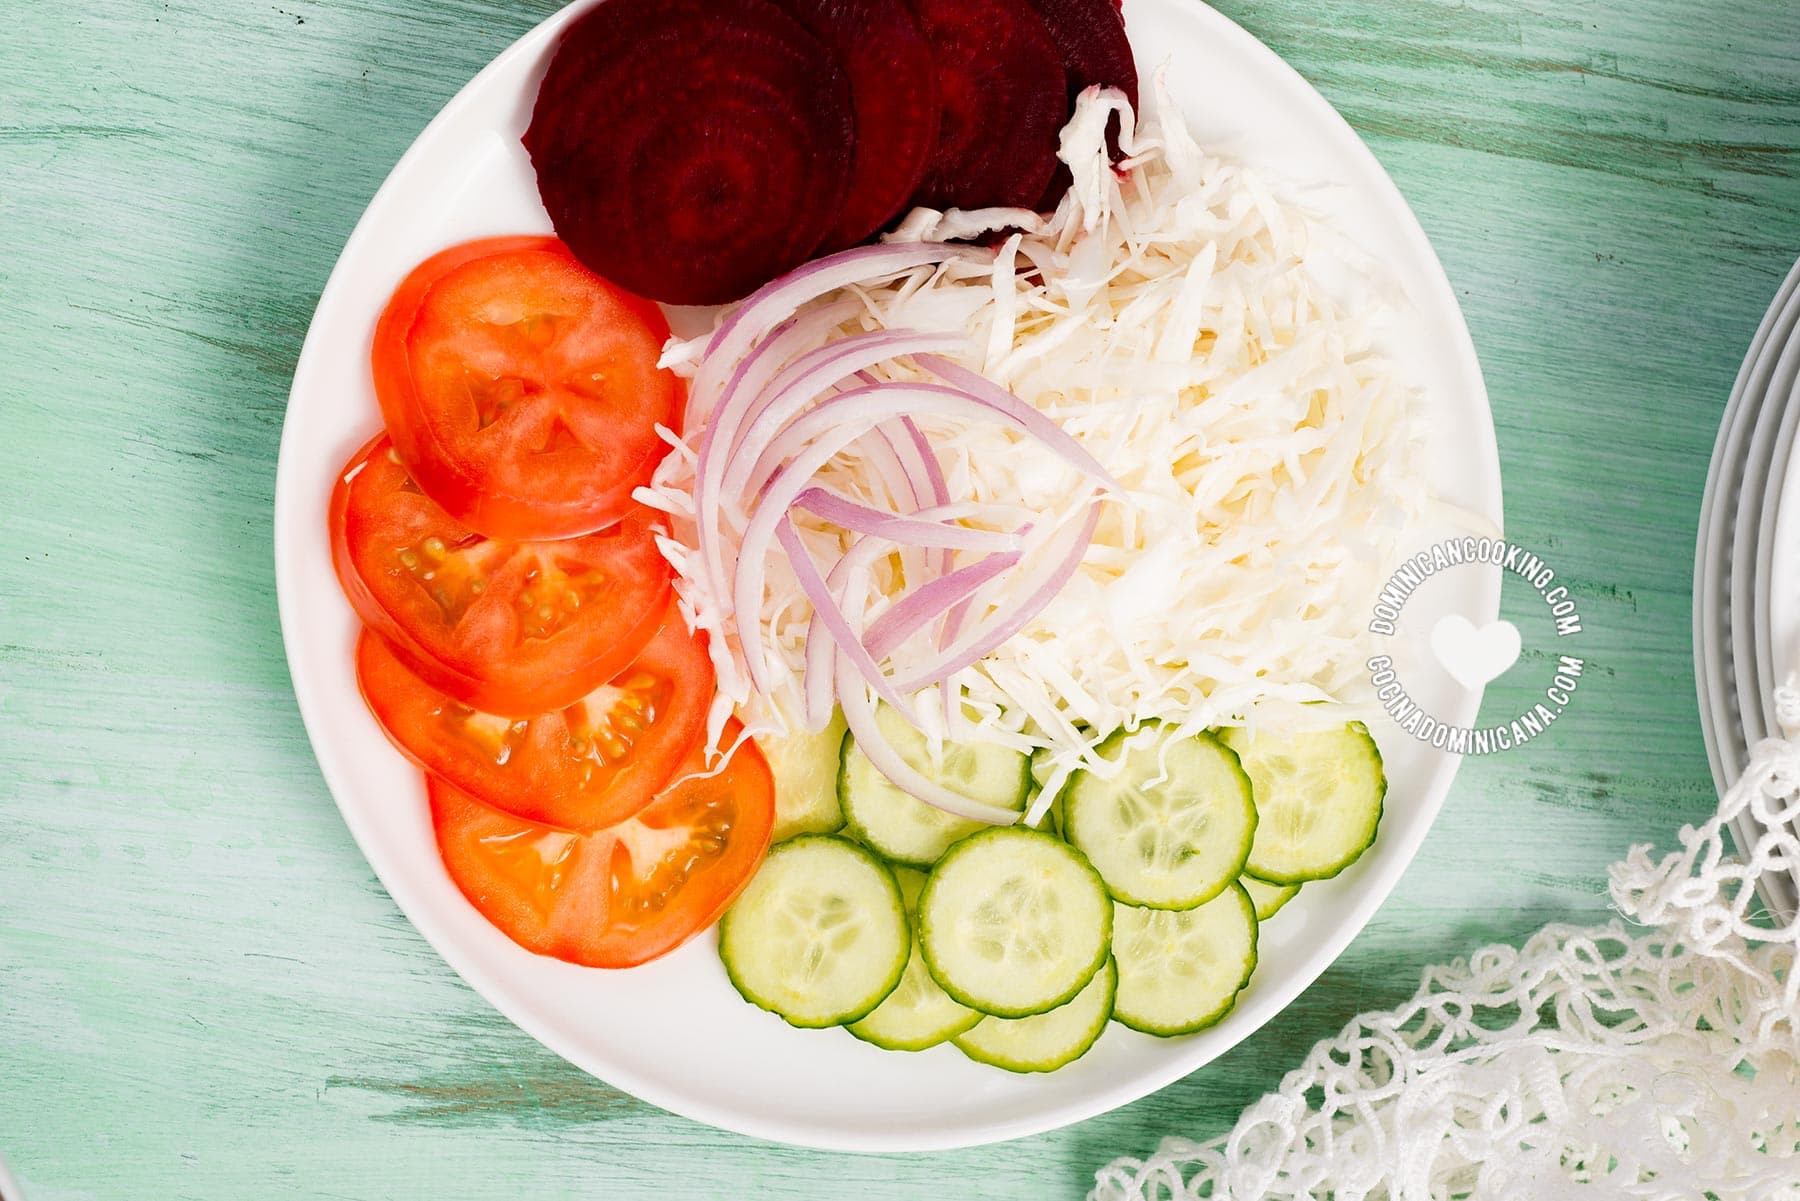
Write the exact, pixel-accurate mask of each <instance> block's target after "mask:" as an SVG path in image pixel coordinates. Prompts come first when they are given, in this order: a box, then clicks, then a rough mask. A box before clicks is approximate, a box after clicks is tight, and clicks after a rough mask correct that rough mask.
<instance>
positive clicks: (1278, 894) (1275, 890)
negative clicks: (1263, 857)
mask: <svg viewBox="0 0 1800 1201" xmlns="http://www.w3.org/2000/svg"><path fill="white" fill-rule="evenodd" d="M1238 883H1239V884H1242V885H1243V886H1244V891H1245V892H1247V893H1249V894H1250V904H1251V905H1252V906H1254V907H1255V909H1256V920H1257V921H1259V922H1266V921H1268V920H1269V919H1270V918H1272V917H1274V916H1275V915H1276V914H1277V913H1279V912H1281V907H1282V906H1283V905H1286V904H1287V903H1288V902H1289V901H1291V900H1293V899H1294V894H1296V893H1298V892H1299V891H1300V886H1299V885H1298V884H1265V883H1264V882H1263V881H1261V880H1258V879H1257V878H1256V877H1255V876H1239V877H1238Z"/></svg>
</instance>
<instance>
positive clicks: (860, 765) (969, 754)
mask: <svg viewBox="0 0 1800 1201" xmlns="http://www.w3.org/2000/svg"><path fill="white" fill-rule="evenodd" d="M875 721H876V724H877V725H878V726H880V728H881V733H882V735H883V736H884V737H886V738H887V740H888V743H889V745H891V746H892V747H893V748H894V750H895V751H897V752H898V753H899V754H900V756H901V758H903V759H905V760H906V763H907V765H908V766H909V767H911V768H913V769H914V770H915V771H917V772H918V773H919V774H920V775H923V776H927V777H931V778H934V779H936V780H937V781H938V782H939V783H941V784H943V785H945V786H946V787H948V788H950V789H952V790H954V791H956V792H960V793H961V794H963V795H964V796H966V797H968V798H969V799H970V800H975V801H982V802H985V803H987V804H989V805H995V806H998V807H1000V808H1003V809H1023V808H1025V799H1026V797H1027V796H1028V795H1029V794H1030V791H1031V758H1030V756H1028V755H1023V754H1020V753H1019V752H1018V751H1015V750H1011V749H1009V748H1007V747H1003V746H995V745H993V744H991V743H954V742H953V743H946V744H945V745H944V758H943V763H942V765H941V766H934V765H933V764H932V762H931V757H930V754H929V752H928V751H927V750H926V747H925V735H923V734H921V733H919V731H917V730H915V729H914V728H913V727H912V726H911V725H910V724H908V722H907V720H906V719H905V718H904V717H902V716H900V714H898V713H897V712H895V711H894V709H893V708H892V707H891V706H889V705H882V706H880V707H879V708H878V709H877V710H876V712H875ZM838 800H839V802H840V803H841V804H842V806H843V809H844V823H845V825H846V826H848V827H849V832H850V833H852V834H854V835H855V836H856V837H857V838H860V839H861V840H862V841H863V842H865V843H867V844H868V845H869V846H871V847H873V848H874V849H875V851H876V853H878V854H880V855H881V856H882V857H883V858H885V859H888V860H890V861H891V862H894V863H904V864H906V865H907V866H908V867H918V868H929V867H930V866H931V865H932V864H934V863H936V862H937V861H938V860H939V859H940V858H941V857H942V856H943V854H944V851H945V850H947V849H948V848H949V846H950V844H951V843H953V842H955V841H957V840H958V839H961V838H967V837H968V836H969V835H971V834H974V833H975V832H976V831H978V830H985V829H987V828H988V827H986V826H985V825H983V824H982V823H980V822H973V821H970V820H969V819H967V818H964V817H956V816H953V815H952V814H949V813H945V812H944V811H943V810H942V809H939V808H937V807H935V806H932V805H927V804H926V803H925V802H924V801H921V800H919V799H918V798H917V797H915V796H913V795H912V794H911V793H909V792H904V791H902V790H901V789H899V788H896V787H895V786H894V785H893V784H892V783H890V782H889V781H888V778H887V777H886V776H884V775H882V774H881V773H880V772H879V771H877V770H875V765H874V764H872V763H870V762H869V760H868V758H867V756H865V755H864V754H863V753H862V752H861V751H859V750H857V749H856V740H855V739H854V738H846V739H844V754H843V765H842V769H841V770H840V772H839V774H838Z"/></svg>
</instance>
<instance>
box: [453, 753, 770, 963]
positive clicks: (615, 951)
mask: <svg viewBox="0 0 1800 1201" xmlns="http://www.w3.org/2000/svg"><path fill="white" fill-rule="evenodd" d="M729 733H730V735H731V736H735V731H730V732H729ZM702 750H703V748H701V747H696V748H695V750H694V752H693V753H692V754H691V755H690V757H689V759H688V760H687V762H686V763H685V764H684V768H683V771H682V773H681V775H679V776H678V777H677V780H676V783H675V784H674V785H673V786H671V787H670V788H668V789H667V790H665V791H664V792H663V793H662V794H661V795H660V796H658V797H657V798H656V800H655V801H654V802H652V803H651V805H650V806H649V808H647V809H645V810H644V811H643V812H641V813H639V814H638V815H637V816H636V817H633V818H630V819H629V820H627V821H623V822H620V823H619V824H617V825H614V826H608V827H606V828H604V829H602V830H598V831H594V832H591V833H580V832H576V831H573V830H567V829H564V828H561V827H559V826H552V825H545V824H543V823H540V822H532V821H527V820H525V819H524V818H521V817H515V816H513V815H512V814H510V813H503V812H501V811H500V810H498V809H495V808H492V807H491V806H488V805H484V804H482V803H481V802H480V801H477V800H476V799H475V798H473V797H471V796H469V795H468V794H467V793H465V792H460V791H458V790H457V789H456V788H454V787H452V786H451V785H449V784H446V783H444V782H443V781H442V780H439V779H436V778H435V777H429V776H428V777H427V788H428V791H429V793H430V797H431V821H432V827H433V829H434V830H435V832H436V834H437V844H438V851H439V853H440V854H441V855H442V856H443V858H444V867H445V868H446V869H447V870H448V871H449V873H450V879H451V880H453V881H454V882H455V883H456V886H457V888H459V889H461V890H462V894H463V895H464V896H465V897H467V898H468V899H469V903H470V904H472V905H474V906H475V908H476V909H478V910H480V912H481V915H482V916H483V917H485V918H487V920H488V921H490V922H492V923H493V924H494V925H496V926H498V927H499V928H500V930H501V931H502V932H504V933H505V934H506V936H507V937H509V938H511V939H512V940H513V941H514V942H516V943H518V944H519V945H520V946H522V947H524V948H525V949H527V950H529V951H535V952H537V953H538V954H540V955H551V956H554V957H556V958H557V959H566V960H568V961H569V962H570V963H579V964H584V965H586V966H588V967H633V966H636V965H637V964H640V963H644V962H647V961H648V960H651V959H655V958H656V957H658V956H659V955H666V954H668V953H669V952H670V951H673V950H674V949H675V948H676V947H679V946H680V945H681V944H682V943H684V942H686V941H687V940H688V939H690V938H692V937H694V935H696V934H698V933H700V932H701V931H702V930H704V929H706V928H707V927H708V926H711V925H712V924H713V923H714V922H716V921H717V920H718V919H719V915H720V914H722V913H724V912H725V910H726V909H727V908H728V907H729V906H730V904H731V902H733V901H734V900H736V899H737V896H738V894H739V893H740V892H742V891H743V889H744V886H745V885H746V884H748V883H749V882H750V877H751V875H752V874H753V873H754V872H755V871H756V868H757V865H758V864H760V863H761V862H762V859H763V855H764V853H765V852H766V851H767V850H768V849H769V835H770V832H771V831H772V830H773V829H774V825H775V785H774V782H773V780H772V779H771V778H770V776H769V768H768V764H766V763H765V762H764V761H763V757H762V755H761V754H760V753H758V751H757V750H756V747H755V745H754V744H753V743H750V742H748V741H746V742H745V743H744V744H743V745H742V746H740V747H739V748H738V750H737V752H736V753H735V754H734V755H733V756H732V758H731V762H730V763H728V764H726V766H725V769H724V770H723V771H721V772H719V773H718V774H717V775H713V776H705V777H700V776H694V775H692V774H690V773H692V772H694V771H698V770H700V768H701V765H702V763H703V756H702Z"/></svg>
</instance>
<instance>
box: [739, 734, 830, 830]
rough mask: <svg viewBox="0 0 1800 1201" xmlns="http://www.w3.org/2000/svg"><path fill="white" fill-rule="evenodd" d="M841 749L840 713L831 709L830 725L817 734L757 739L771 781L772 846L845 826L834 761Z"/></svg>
mask: <svg viewBox="0 0 1800 1201" xmlns="http://www.w3.org/2000/svg"><path fill="white" fill-rule="evenodd" d="M843 746H844V715H843V714H842V713H841V712H839V711H836V710H833V711H832V714H831V724H830V725H828V726H826V727H825V728H824V729H823V730H820V731H819V732H818V733H817V734H808V733H805V732H801V733H798V734H794V735H791V736H789V737H787V738H775V737H767V738H758V739H757V740H756V749H757V750H759V751H761V752H762V753H763V758H764V759H767V760H768V761H769V771H770V772H771V773H772V774H773V775H774V777H775V832H774V834H773V835H772V836H771V840H772V841H774V842H786V841H787V840H788V839H790V838H792V837H794V836H795V835H796V834H831V833H833V832H835V831H837V830H839V829H841V828H842V827H843V825H844V811H843V809H842V808H840V807H839V805H838V794H837V782H838V780H837V778H838V761H839V757H840V756H841V755H842V753H843Z"/></svg>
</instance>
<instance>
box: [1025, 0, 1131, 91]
mask: <svg viewBox="0 0 1800 1201" xmlns="http://www.w3.org/2000/svg"><path fill="white" fill-rule="evenodd" d="M1031 6H1032V7H1033V8H1035V9H1036V10H1037V14H1038V16H1040V17H1042V18H1043V19H1044V27H1045V28H1046V29H1048V30H1049V31H1050V40H1051V41H1053V42H1055V43H1056V50H1057V53H1058V54H1060V55H1062V64H1063V76H1064V79H1065V80H1066V82H1067V85H1068V97H1069V111H1070V112H1071V113H1073V112H1074V111H1075V97H1077V96H1079V95H1080V94H1081V92H1082V89H1083V88H1087V87H1091V86H1092V85H1094V84H1099V85H1100V86H1101V87H1103V88H1118V89H1119V90H1120V91H1122V92H1124V93H1125V96H1126V98H1127V99H1129V100H1130V101H1131V111H1132V112H1136V111H1137V103H1138V75H1137V60H1136V59H1135V58H1133V57H1132V54H1131V42H1130V40H1129V39H1127V38H1126V36H1125V14H1124V13H1123V12H1122V11H1120V8H1119V5H1118V0H1031Z"/></svg>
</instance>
